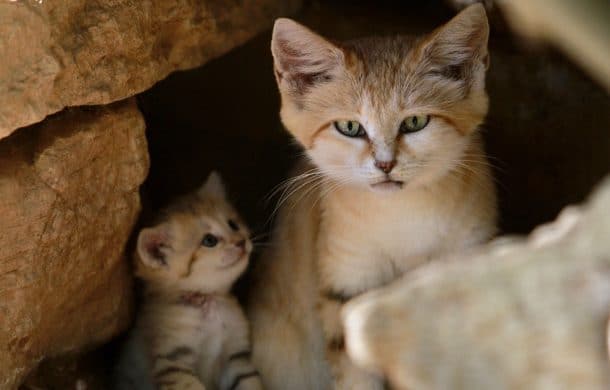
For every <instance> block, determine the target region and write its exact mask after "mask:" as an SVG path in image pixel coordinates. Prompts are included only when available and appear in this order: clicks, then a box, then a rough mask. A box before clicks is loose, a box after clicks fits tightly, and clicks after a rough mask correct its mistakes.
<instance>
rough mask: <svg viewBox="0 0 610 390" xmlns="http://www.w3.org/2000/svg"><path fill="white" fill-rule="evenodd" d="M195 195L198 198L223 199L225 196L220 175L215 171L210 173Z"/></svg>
mask: <svg viewBox="0 0 610 390" xmlns="http://www.w3.org/2000/svg"><path fill="white" fill-rule="evenodd" d="M197 195H199V196H200V197H208V196H212V197H215V198H225V197H226V195H227V194H226V190H225V186H224V184H223V182H222V179H221V177H220V174H218V172H216V171H212V172H211V173H210V175H209V176H208V178H207V180H206V181H205V183H203V185H202V186H201V187H199V189H198V190H197Z"/></svg>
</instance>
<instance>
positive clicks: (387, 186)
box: [371, 179, 405, 192]
mask: <svg viewBox="0 0 610 390" xmlns="http://www.w3.org/2000/svg"><path fill="white" fill-rule="evenodd" d="M404 184H405V182H404V181H400V180H392V179H385V180H382V181H379V182H377V183H373V184H371V187H372V188H373V189H375V190H379V191H384V192H385V191H396V190H400V189H401V188H402V186H403V185H404Z"/></svg>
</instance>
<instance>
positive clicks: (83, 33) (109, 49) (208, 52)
mask: <svg viewBox="0 0 610 390" xmlns="http://www.w3.org/2000/svg"><path fill="white" fill-rule="evenodd" d="M299 3H300V0H286V1H284V0H243V1H225V0H207V1H190V0H173V1H171V0H168V1H153V0H142V1H127V0H65V1H59V2H58V1H47V0H28V1H18V2H13V1H3V2H0V37H2V40H1V41H0V58H1V59H2V61H0V138H3V137H6V136H7V135H9V134H10V133H11V132H12V131H13V130H14V129H16V128H18V127H22V126H26V125H29V124H31V123H35V122H38V121H40V120H42V119H43V118H44V117H45V116H47V115H49V114H51V113H54V112H57V111H59V110H61V109H62V108H63V107H66V106H76V105H91V104H106V103H109V102H112V101H116V100H120V99H124V98H126V97H128V96H131V95H134V94H136V93H138V92H141V91H143V90H145V89H147V88H149V87H150V86H152V85H153V84H154V83H155V82H157V81H158V80H161V79H162V78H164V77H165V76H167V75H168V74H169V73H170V72H172V71H174V70H178V69H187V68H192V67H195V66H198V65H201V64H203V63H204V62H205V61H207V60H210V59H212V58H214V57H216V56H218V55H221V54H223V53H225V52H226V51H228V50H229V49H231V48H233V47H234V46H236V45H239V44H241V43H243V42H245V41H246V40H247V39H248V38H250V37H252V36H253V35H254V34H255V33H257V32H259V31H261V30H262V29H263V28H265V27H268V26H269V25H270V24H271V21H272V20H273V19H274V18H275V17H277V16H281V15H285V14H288V13H291V12H293V11H294V10H295V9H296V8H297V6H298V5H299ZM244 66H247V64H244Z"/></svg>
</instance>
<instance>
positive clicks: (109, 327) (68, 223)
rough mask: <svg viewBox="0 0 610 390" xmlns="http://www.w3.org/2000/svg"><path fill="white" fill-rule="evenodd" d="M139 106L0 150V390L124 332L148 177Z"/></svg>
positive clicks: (67, 117) (41, 127)
mask: <svg viewBox="0 0 610 390" xmlns="http://www.w3.org/2000/svg"><path fill="white" fill-rule="evenodd" d="M144 128H145V126H144V120H143V118H142V116H141V115H140V112H139V111H138V109H137V107H136V104H135V102H134V101H133V100H127V101H122V102H119V103H114V104H112V105H109V106H106V107H93V108H88V109H69V110H67V111H65V112H62V113H61V114H57V115H55V116H53V117H50V118H48V119H47V120H46V121H44V122H42V123H41V124H37V125H34V126H31V127H28V128H24V129H22V130H20V131H19V132H17V133H15V134H13V135H11V136H10V137H8V138H6V139H4V140H2V142H0V345H1V346H2V348H0V388H2V389H11V388H14V387H16V386H17V385H18V384H19V383H20V381H21V380H22V379H23V377H24V376H25V375H27V373H28V372H29V371H30V370H31V369H32V368H34V367H35V366H36V364H37V363H38V362H39V361H41V360H42V359H43V358H45V357H50V356H54V355H58V354H61V353H65V352H70V351H75V350H79V349H81V348H83V347H86V346H91V345H95V344H97V343H100V342H102V341H105V340H108V339H109V338H110V337H111V336H113V335H115V334H117V333H118V332H120V331H122V330H123V329H125V327H126V326H127V325H128V322H129V316H130V305H131V278H130V274H129V270H128V266H127V264H128V263H127V262H126V261H125V260H124V250H125V244H126V242H127V239H128V237H129V234H130V232H131V230H132V228H133V225H134V223H135V221H136V218H137V216H138V212H139V210H140V200H139V193H138V189H139V186H140V184H141V183H142V182H143V181H144V178H145V177H146V174H147V172H148V165H149V162H148V153H147V145H146V138H145V136H144Z"/></svg>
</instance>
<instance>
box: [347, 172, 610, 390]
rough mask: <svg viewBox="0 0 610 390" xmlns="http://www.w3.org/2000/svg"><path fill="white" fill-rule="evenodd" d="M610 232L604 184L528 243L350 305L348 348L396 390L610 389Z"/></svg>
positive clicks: (414, 277) (509, 242)
mask: <svg viewBox="0 0 610 390" xmlns="http://www.w3.org/2000/svg"><path fill="white" fill-rule="evenodd" d="M609 237H610V178H609V179H606V181H605V182H604V184H603V185H602V187H601V188H600V189H599V190H598V191H597V192H596V193H595V195H594V196H593V198H592V200H591V201H590V202H589V204H587V205H586V206H584V207H582V208H579V209H577V208H574V207H570V208H568V209H566V210H565V211H564V212H563V213H562V214H561V216H560V217H559V218H558V220H557V221H556V222H554V223H553V224H550V225H547V226H543V227H540V228H538V229H536V230H535V231H534V232H533V233H532V234H531V235H530V237H529V238H528V239H527V240H523V239H502V240H500V241H498V242H496V243H491V244H489V245H488V246H487V247H485V248H482V249H481V251H480V253H475V254H471V255H468V256H467V255H462V257H461V258H460V257H459V256H456V258H454V259H448V260H444V261H441V260H439V261H436V262H433V263H431V264H429V265H428V266H425V267H423V268H421V269H418V270H416V271H414V272H413V273H411V274H408V275H406V276H405V277H404V278H403V279H401V280H399V281H397V282H395V283H394V284H393V285H391V286H389V287H387V288H384V289H381V290H379V291H375V292H372V293H369V294H366V295H364V296H362V297H359V298H357V299H355V300H354V301H352V302H350V303H348V304H347V306H346V309H345V311H344V313H343V314H344V321H345V326H346V343H347V349H348V353H349V354H350V356H351V357H352V358H353V359H354V360H355V361H356V362H357V363H358V364H360V365H362V366H363V367H367V368H369V369H371V370H373V371H377V372H381V373H383V374H385V375H387V376H388V377H389V379H390V381H391V382H392V384H393V385H394V386H395V387H396V388H397V389H406V388H409V389H491V388H493V389H555V388H566V389H608V388H610V370H609V369H608V356H607V350H606V342H607V338H606V337H607V336H606V321H607V319H608V314H609V313H610V240H608V238H609Z"/></svg>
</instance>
